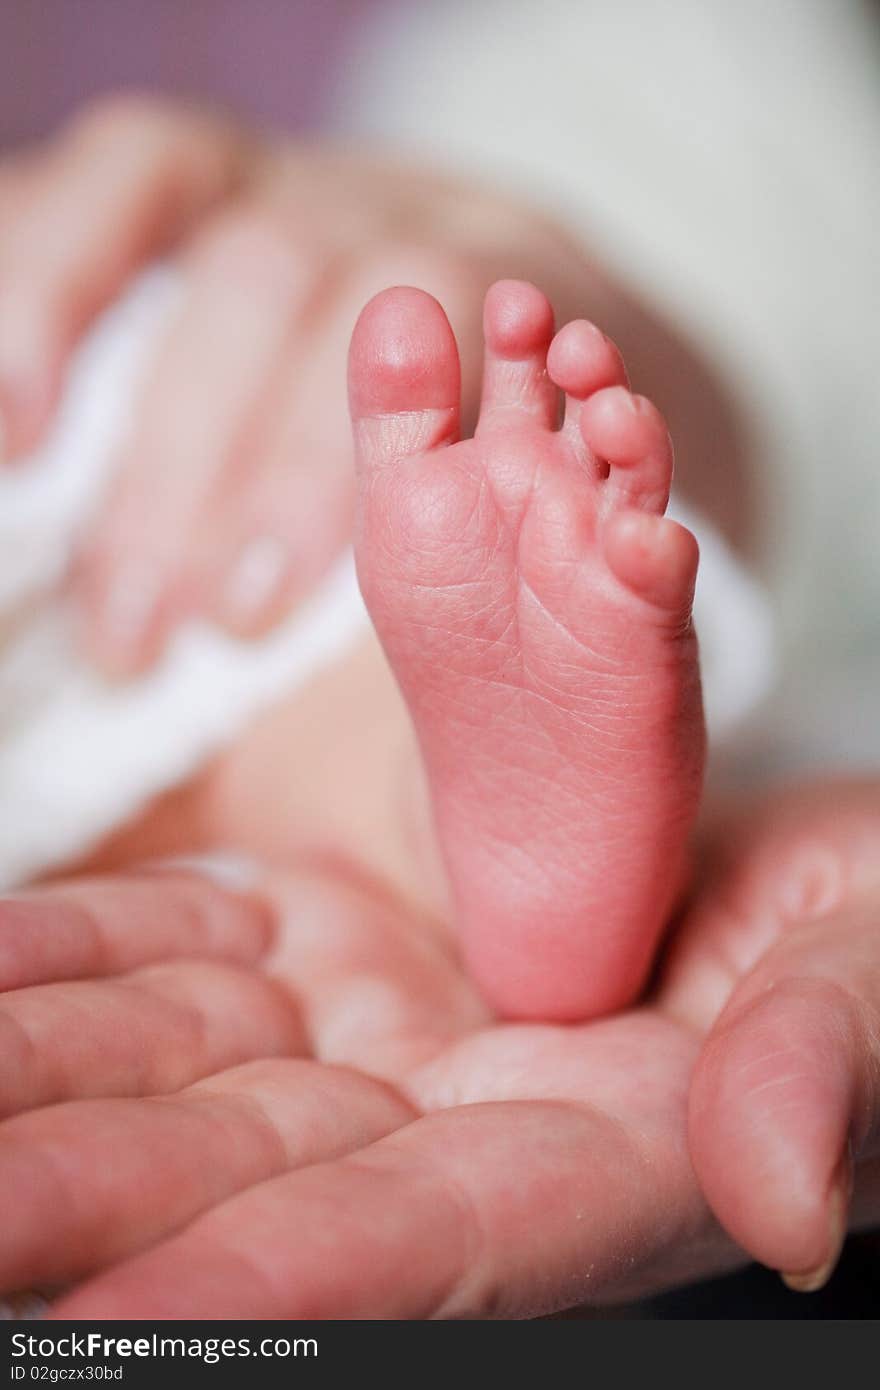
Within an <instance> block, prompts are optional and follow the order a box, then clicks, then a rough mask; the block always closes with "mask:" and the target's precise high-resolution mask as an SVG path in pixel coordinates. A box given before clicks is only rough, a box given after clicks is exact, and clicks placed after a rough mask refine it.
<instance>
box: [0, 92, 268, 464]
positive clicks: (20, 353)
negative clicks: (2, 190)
mask: <svg viewBox="0 0 880 1390" xmlns="http://www.w3.org/2000/svg"><path fill="white" fill-rule="evenodd" d="M252 158H253V155H252V151H251V149H250V147H249V144H248V142H247V141H246V140H245V138H244V137H243V136H242V135H241V133H240V132H238V131H237V130H235V129H234V128H233V127H232V126H231V125H230V124H228V123H226V122H224V121H222V120H221V119H219V118H215V117H212V116H208V115H205V114H202V113H199V112H196V111H188V110H185V109H184V108H181V107H175V106H173V105H172V104H170V103H167V102H162V101H155V100H150V99H147V98H138V97H131V96H121V97H115V98H111V99H105V100H103V101H102V102H100V103H98V104H96V105H95V106H92V107H89V108H87V109H86V111H85V112H83V113H82V114H80V115H79V116H78V117H77V118H76V119H75V120H74V121H73V122H72V123H71V125H70V126H69V127H68V128H67V129H66V130H65V131H64V132H62V134H61V135H60V136H58V137H56V138H55V139H54V140H53V141H51V142H50V143H49V144H48V145H47V146H46V147H45V149H44V150H42V151H40V152H39V153H38V154H36V155H34V156H32V157H30V158H29V160H28V161H27V164H26V165H23V163H22V161H21V160H19V161H17V164H16V167H15V168H14V169H13V170H12V171H11V184H10V195H9V197H7V198H4V200H3V210H2V211H3V216H2V221H0V416H2V421H3V433H4V452H5V454H6V456H7V457H13V456H16V455H18V454H21V453H23V452H25V451H27V450H28V449H30V448H32V447H33V446H34V445H35V444H36V443H37V441H38V438H39V435H40V433H41V431H42V430H43V428H44V427H45V425H46V423H47V421H48V419H49V417H50V415H51V413H52V410H53V409H54V406H55V404H56V403H57V399H58V395H59V391H60V387H61V382H62V378H63V374H64V368H65V365H66V361H67V357H68V355H69V353H70V351H71V349H72V347H73V346H74V344H75V342H76V341H77V339H78V337H79V335H80V334H81V333H82V331H83V330H84V328H85V327H86V326H87V325H88V324H89V322H90V321H91V320H92V319H93V318H94V317H95V315H96V314H97V313H98V312H99V311H100V309H102V308H103V307H104V306H105V305H106V304H108V303H109V302H110V301H111V300H112V299H113V298H114V296H115V295H116V294H117V293H118V292H119V290H120V289H121V288H122V287H123V285H124V284H125V282H126V280H127V279H128V278H129V277H130V276H131V274H132V273H133V271H134V270H135V269H136V268H137V267H138V266H140V265H141V264H143V263H144V262H145V261H146V260H148V259H149V258H151V257H153V256H155V255H157V254H160V253H161V252H162V251H163V250H164V249H165V248H166V247H167V245H168V244H169V243H170V242H171V241H173V240H174V239H175V238H176V237H178V236H180V235H181V233H182V232H183V231H184V230H185V229H186V228H187V227H188V226H189V225H190V224H191V222H192V221H193V219H194V218H196V217H198V216H199V215H200V214H202V213H204V211H205V210H206V209H207V208H208V207H210V206H211V205H212V204H213V203H214V202H216V201H217V200H218V199H220V198H222V197H224V196H227V195H229V194H230V193H231V192H232V191H233V190H234V189H235V188H237V187H238V186H239V185H240V184H241V182H242V180H243V179H244V177H245V174H246V170H247V168H248V165H249V162H250V161H251V159H252Z"/></svg>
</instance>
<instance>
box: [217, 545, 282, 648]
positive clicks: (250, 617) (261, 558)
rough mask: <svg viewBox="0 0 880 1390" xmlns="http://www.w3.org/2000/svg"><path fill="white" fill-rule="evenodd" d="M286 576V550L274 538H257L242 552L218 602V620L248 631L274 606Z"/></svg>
mask: <svg viewBox="0 0 880 1390" xmlns="http://www.w3.org/2000/svg"><path fill="white" fill-rule="evenodd" d="M286 574H287V549H286V547H285V545H284V543H283V542H282V541H280V540H279V539H278V537H277V536H258V537H257V538H256V539H255V540H252V541H250V542H249V543H248V544H247V545H246V546H245V548H244V549H243V550H242V552H241V554H240V555H239V557H238V560H237V562H236V564H235V566H234V567H233V569H232V572H231V574H230V576H229V579H228V581H227V583H226V587H225V589H224V591H223V596H222V599H221V613H222V619H223V621H224V622H225V623H228V625H229V626H230V627H233V628H245V629H246V628H249V627H253V626H255V625H256V624H258V623H259V622H260V621H261V619H265V618H266V616H267V615H268V614H269V612H270V611H271V609H272V607H273V605H274V604H275V603H277V601H278V597H279V594H280V592H281V588H282V585H283V583H284V579H285V576H286Z"/></svg>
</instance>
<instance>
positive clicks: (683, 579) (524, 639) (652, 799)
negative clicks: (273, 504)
mask: <svg viewBox="0 0 880 1390" xmlns="http://www.w3.org/2000/svg"><path fill="white" fill-rule="evenodd" d="M484 328H485V339H486V360H485V375H484V383H483V399H482V408H481V413H480V419H479V424H478V425H477V429H476V434H475V437H474V438H473V439H468V440H465V441H461V442H459V441H458V419H459V365H458V354H457V351H456V345H455V339H454V337H453V334H452V330H451V328H450V326H449V322H448V320H447V318H446V316H445V314H444V313H443V310H442V309H441V307H440V305H439V304H438V303H437V302H436V300H434V299H432V298H431V297H430V296H429V295H427V294H424V293H422V292H421V291H420V290H416V289H393V290H387V291H385V292H384V293H383V294H380V295H378V296H377V297H376V298H375V299H373V300H372V301H371V302H370V303H369V304H368V305H367V307H366V308H365V309H364V311H363V313H362V314H361V317H360V319H359V321H358V324H357V326H356V328H355V332H354V338H353V340H352V346H351V355H350V369H349V387H350V397H351V408H352V415H353V420H354V429H355V439H356V448H357V459H358V469H359V477H360V486H359V492H360V503H359V523H358V535H357V541H356V552H357V560H358V573H359V576H360V583H361V588H362V590H363V593H364V597H365V600H366V603H367V606H368V607H369V610H370V613H371V615H372V618H373V620H374V622H375V625H376V628H377V630H378V633H379V636H380V638H381V640H382V643H383V645H384V647H385V651H386V652H387V655H388V658H389V660H390V662H391V665H392V667H393V668H394V671H395V674H396V676H397V679H398V681H399V683H400V686H401V688H402V690H403V693H404V696H405V698H406V700H407V702H408V705H409V709H410V712H411V715H412V718H413V720H414V723H415V727H416V731H417V734H418V737H419V741H420V745H421V749H422V753H423V757H424V761H425V765H426V769H427V774H428V780H429V783H430V787H431V794H432V799H433V805H434V814H435V819H436V826H437V832H438V835H439V839H440V844H441V848H442V851H443V854H444V858H445V861H446V865H447V869H448V873H449V877H450V881H451V884H452V889H453V893H454V897H455V902H456V909H457V916H458V922H459V925H460V929H461V934H462V941H463V946H464V951H465V954H466V957H467V960H468V963H469V966H470V968H471V970H472V971H473V973H474V975H475V976H476V979H477V981H478V983H479V984H480V986H481V988H482V989H483V991H484V992H485V994H486V995H487V997H488V998H489V1000H490V1002H491V1003H492V1004H493V1005H494V1006H495V1008H496V1009H498V1011H499V1012H501V1013H504V1014H508V1015H514V1016H518V1017H542V1018H557V1019H573V1018H583V1017H586V1016H587V1015H591V1014H597V1013H603V1012H607V1011H609V1010H612V1009H616V1008H619V1007H621V1006H622V1005H624V1004H626V1003H628V1002H629V1001H631V1000H632V999H633V998H634V996H635V995H636V993H637V992H638V990H639V988H640V987H641V986H642V984H643V983H644V980H645V976H646V973H647V971H648V968H649V966H650V963H651V959H652V955H653V952H654V949H655V947H656V944H657V940H658V937H659V934H660V932H661V930H662V928H663V926H664V924H665V922H666V921H667V919H668V916H669V913H670V912H671V910H672V907H673V905H674V901H675V897H676V894H677V892H678V891H679V890H680V887H681V884H682V878H683V873H684V867H685V858H686V851H687V840H688V833H689V831H690V828H691V825H692V823H693V820H694V816H695V813H696V810H697V805H698V801H699V795H700V784H701V778H702V768H703V755H704V735H703V721H702V708H701V699H700V682H699V671H698V665H697V648H696V640H695V637H694V633H693V629H692V626H691V622H690V608H691V600H692V596H693V587H694V579H695V576H696V569H697V545H696V541H695V540H694V538H693V536H692V535H691V534H690V532H688V531H686V530H684V529H683V528H682V527H681V526H679V525H677V524H676V523H675V522H673V521H670V520H668V519H665V518H664V517H663V511H664V509H665V507H666V503H667V498H668V494H669V484H670V478H671V474H672V450H671V446H670V442H669V436H668V433H667V430H666V426H665V424H664V422H663V419H662V417H661V416H660V414H659V412H658V411H657V410H656V408H655V407H654V406H653V405H652V404H651V402H650V401H648V400H645V399H644V398H643V397H641V396H634V395H632V394H631V393H630V391H629V389H628V386H627V380H626V373H625V370H624V367H623V363H622V361H621V358H620V354H619V353H618V351H617V349H616V348H615V347H614V345H613V344H612V343H610V342H609V341H608V339H607V338H605V337H604V336H603V334H602V333H600V332H599V330H598V329H597V328H594V327H593V326H592V324H589V323H586V322H583V321H581V322H575V323H569V324H568V325H567V326H566V327H565V328H563V329H562V330H561V332H559V333H557V334H556V336H555V337H554V336H553V313H552V309H551V307H550V304H549V303H548V301H547V300H546V298H545V297H544V296H543V295H542V294H541V293H540V292H539V291H538V290H537V289H535V288H534V287H533V286H531V285H528V284H524V283H520V282H517V281H502V282H500V283H499V284H496V285H495V286H494V287H493V288H492V289H491V290H490V291H489V294H488V296H487V298H486V308H485V321H484ZM560 391H563V392H564V393H565V415H564V420H563V423H562V424H561V426H560V424H559V404H560V396H559V392H560Z"/></svg>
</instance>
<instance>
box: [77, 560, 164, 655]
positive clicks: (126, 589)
mask: <svg viewBox="0 0 880 1390" xmlns="http://www.w3.org/2000/svg"><path fill="white" fill-rule="evenodd" d="M161 594H162V584H161V581H160V579H159V577H158V575H157V574H155V573H154V572H153V571H152V570H144V569H140V568H138V569H135V568H132V569H128V570H126V569H122V570H120V571H118V572H117V573H116V574H115V575H114V576H113V578H112V580H111V581H110V582H109V584H108V585H107V586H106V588H105V590H104V593H103V595H102V598H101V600H100V601H99V603H98V605H97V608H96V609H95V610H93V612H94V616H93V617H92V620H91V623H90V632H91V635H92V636H93V637H94V639H95V645H96V646H97V648H98V650H99V653H100V656H101V658H102V662H103V661H104V660H106V662H107V664H109V665H110V666H111V667H112V668H113V669H119V670H120V671H123V672H127V671H131V670H133V669H134V668H136V667H137V666H138V665H139V664H140V662H141V661H142V659H143V654H144V651H145V648H146V645H147V638H148V634H149V632H150V629H151V628H152V627H153V626H154V625H155V623H156V619H157V617H158V613H159V607H160V599H161Z"/></svg>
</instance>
